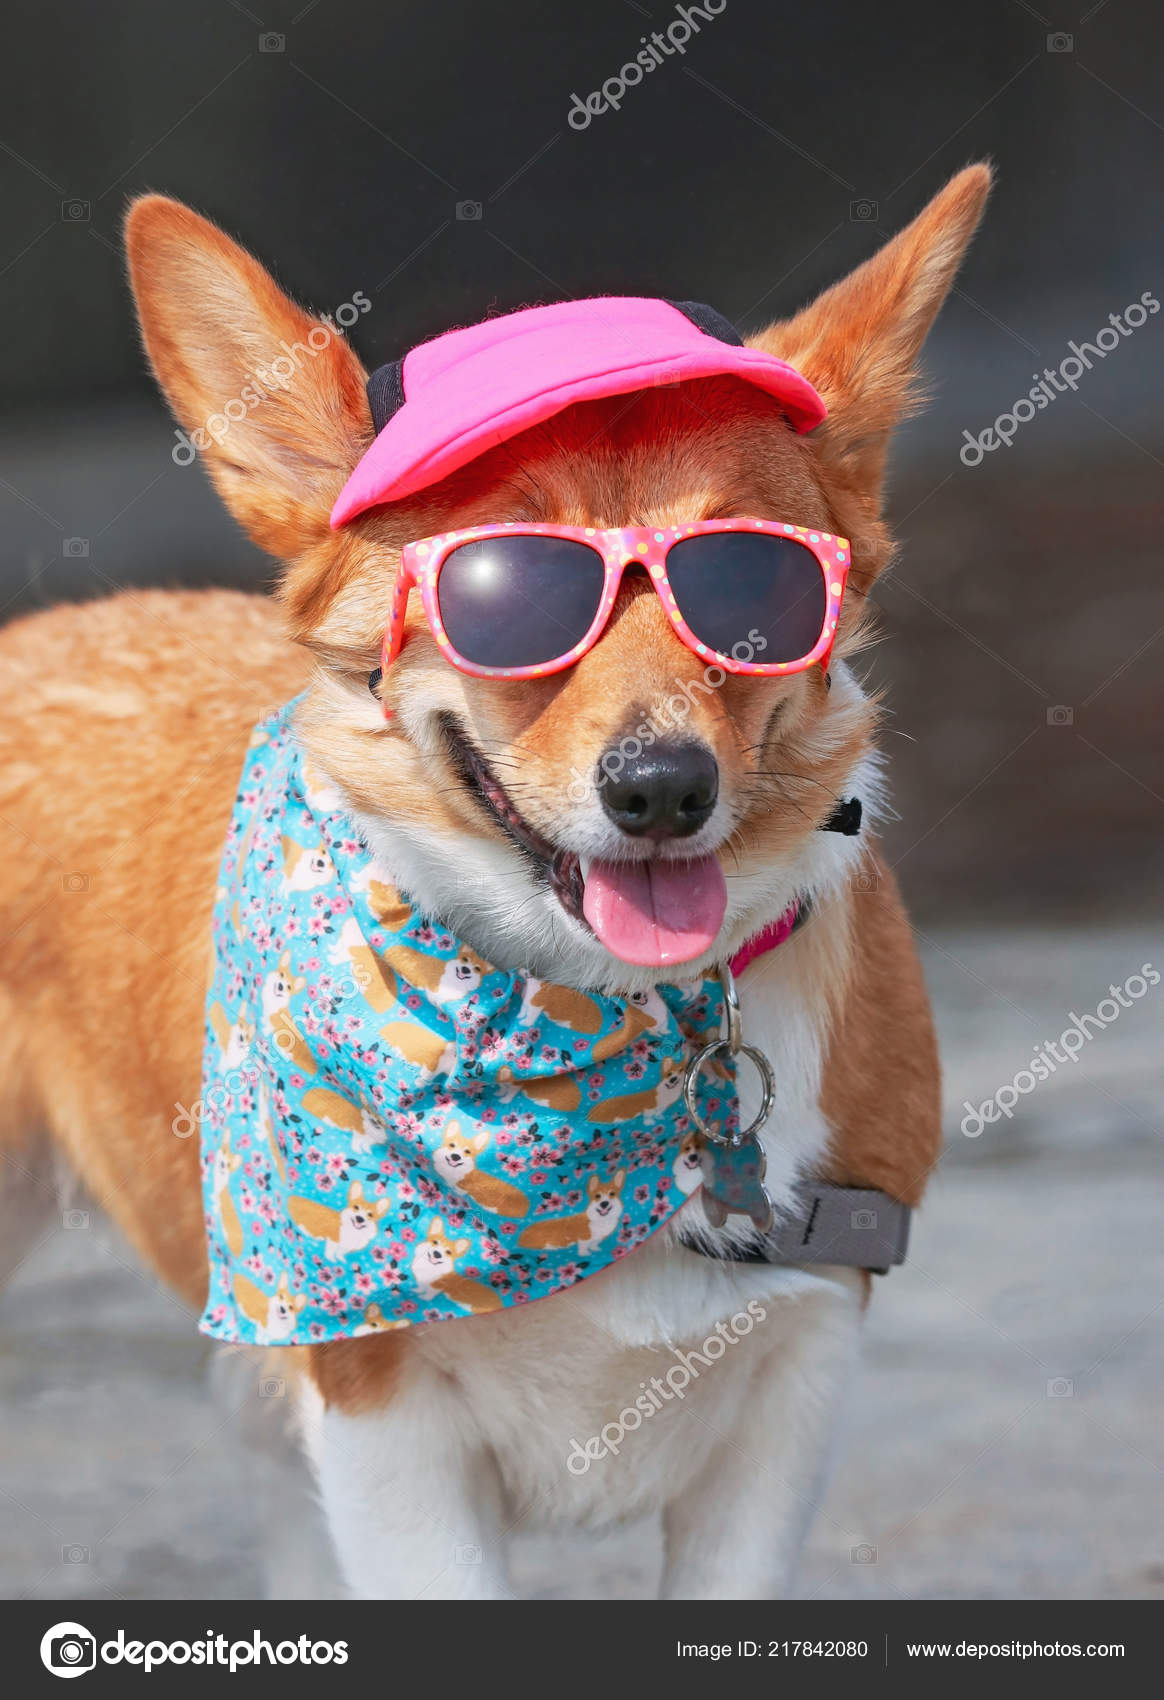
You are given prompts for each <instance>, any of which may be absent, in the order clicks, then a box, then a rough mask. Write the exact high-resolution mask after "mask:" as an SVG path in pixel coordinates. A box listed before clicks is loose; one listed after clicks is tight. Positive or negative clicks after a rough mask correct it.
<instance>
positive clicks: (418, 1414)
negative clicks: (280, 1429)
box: [306, 1336, 509, 1600]
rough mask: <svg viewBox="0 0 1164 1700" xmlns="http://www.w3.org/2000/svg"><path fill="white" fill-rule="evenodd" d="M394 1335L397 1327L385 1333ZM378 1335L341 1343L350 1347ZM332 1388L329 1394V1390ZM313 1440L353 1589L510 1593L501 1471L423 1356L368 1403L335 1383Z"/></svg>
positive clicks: (379, 1595) (420, 1594) (398, 1594)
mask: <svg viewBox="0 0 1164 1700" xmlns="http://www.w3.org/2000/svg"><path fill="white" fill-rule="evenodd" d="M388 1339H389V1340H391V1336H388ZM380 1345H381V1341H379V1340H369V1341H359V1342H355V1341H353V1342H351V1343H350V1344H349V1343H348V1342H345V1343H344V1348H343V1349H344V1350H345V1351H348V1352H350V1351H351V1350H352V1349H353V1348H356V1349H358V1348H359V1347H370V1348H375V1347H378V1346H380ZM329 1391H330V1395H331V1396H330V1397H329ZM323 1397H324V1398H325V1399H327V1400H328V1403H327V1404H326V1406H324V1407H323V1408H320V1409H318V1410H317V1411H315V1412H314V1413H313V1414H312V1415H310V1416H309V1418H308V1421H307V1424H306V1429H307V1441H308V1450H309V1452H310V1455H311V1459H312V1463H313V1465H314V1468H315V1472H316V1476H317V1479H318V1481H319V1487H320V1495H321V1498H322V1501H323V1509H324V1515H325V1517H326V1520H327V1525H328V1529H329V1531H330V1534H331V1539H332V1543H333V1545H334V1547H335V1552H336V1557H337V1559H338V1561H339V1566H340V1570H341V1572H342V1574H343V1578H344V1581H345V1583H346V1584H347V1587H348V1588H349V1590H350V1591H351V1593H352V1594H353V1595H354V1596H355V1597H356V1598H358V1599H375V1600H396V1599H409V1600H412V1599H426V1600H453V1599H457V1600H467V1599H475V1600H481V1599H504V1598H506V1597H508V1594H509V1590H508V1587H507V1585H506V1578H505V1569H504V1563H503V1557H502V1553H501V1551H500V1549H499V1536H500V1529H501V1518H500V1514H499V1509H498V1507H499V1498H500V1496H499V1492H498V1488H497V1480H496V1471H495V1467H494V1465H493V1463H492V1460H491V1459H490V1457H489V1455H488V1453H487V1452H486V1450H485V1449H484V1448H483V1447H482V1446H480V1445H479V1443H477V1441H476V1438H475V1436H474V1433H473V1428H472V1420H471V1414H470V1413H469V1412H468V1411H466V1410H465V1409H464V1407H463V1405H462V1404H461V1403H460V1402H459V1399H458V1391H457V1389H456V1387H455V1386H454V1385H453V1384H452V1383H451V1382H450V1381H449V1380H448V1378H447V1377H442V1376H440V1375H439V1374H437V1373H436V1372H435V1371H433V1370H431V1369H429V1368H428V1367H427V1366H424V1365H416V1366H410V1367H409V1373H408V1375H407V1377H406V1378H402V1382H401V1384H399V1385H396V1386H394V1387H388V1388H386V1389H385V1390H384V1393H383V1395H382V1396H381V1397H380V1398H378V1399H377V1401H376V1402H375V1403H373V1404H368V1403H366V1402H365V1396H364V1395H363V1394H362V1393H358V1392H356V1390H355V1389H352V1390H350V1391H349V1390H348V1389H347V1388H346V1387H344V1388H341V1389H340V1390H339V1393H338V1397H337V1395H336V1392H335V1390H334V1389H333V1390H328V1389H327V1386H326V1383H325V1389H324V1391H323Z"/></svg>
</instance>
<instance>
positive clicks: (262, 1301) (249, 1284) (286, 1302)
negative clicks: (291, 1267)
mask: <svg viewBox="0 0 1164 1700" xmlns="http://www.w3.org/2000/svg"><path fill="white" fill-rule="evenodd" d="M234 1297H235V1303H236V1304H237V1305H238V1308H239V1309H240V1310H241V1311H242V1313H243V1315H244V1316H245V1317H247V1318H248V1319H249V1320H250V1321H251V1322H253V1323H254V1325H255V1329H256V1331H257V1341H258V1344H259V1345H260V1346H277V1345H278V1344H279V1342H280V1340H289V1339H290V1338H291V1336H292V1334H294V1332H295V1325H296V1323H297V1322H298V1320H299V1312H300V1311H301V1310H302V1309H303V1307H304V1305H305V1304H306V1303H307V1294H306V1293H293V1292H292V1291H291V1286H290V1282H289V1281H288V1279H287V1277H286V1275H280V1277H279V1280H278V1284H277V1286H276V1287H275V1291H274V1292H273V1293H267V1292H264V1291H263V1289H262V1287H260V1286H257V1285H256V1283H255V1282H254V1281H252V1280H250V1279H249V1278H248V1277H247V1276H246V1275H243V1274H242V1273H241V1272H236V1274H235V1277H234Z"/></svg>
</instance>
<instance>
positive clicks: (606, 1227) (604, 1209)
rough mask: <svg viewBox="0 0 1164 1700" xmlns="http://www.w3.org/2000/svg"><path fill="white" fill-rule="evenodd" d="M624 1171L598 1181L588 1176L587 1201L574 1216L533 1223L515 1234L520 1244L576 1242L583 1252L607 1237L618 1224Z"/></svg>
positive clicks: (546, 1245) (557, 1246)
mask: <svg viewBox="0 0 1164 1700" xmlns="http://www.w3.org/2000/svg"><path fill="white" fill-rule="evenodd" d="M625 1180H626V1170H625V1169H619V1170H617V1171H616V1173H615V1175H614V1176H613V1178H612V1179H611V1180H607V1181H603V1180H599V1178H598V1176H597V1175H591V1177H590V1179H589V1180H588V1181H587V1183H586V1196H587V1204H586V1208H585V1210H583V1211H582V1212H581V1214H579V1215H577V1216H559V1217H558V1218H557V1219H556V1220H554V1221H549V1222H533V1223H531V1224H530V1226H529V1227H528V1228H523V1229H522V1231H521V1234H520V1235H519V1236H518V1243H519V1244H520V1245H528V1246H534V1247H536V1248H538V1249H549V1248H555V1249H561V1247H562V1246H568V1245H577V1247H578V1250H579V1251H581V1252H586V1251H589V1250H591V1248H592V1247H594V1246H596V1245H597V1244H598V1242H599V1240H604V1239H607V1238H608V1237H609V1236H610V1235H611V1234H613V1233H614V1231H615V1229H616V1228H617V1227H618V1223H619V1218H620V1217H621V1215H622V1188H623V1182H624V1181H625Z"/></svg>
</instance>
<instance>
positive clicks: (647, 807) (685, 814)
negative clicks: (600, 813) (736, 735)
mask: <svg viewBox="0 0 1164 1700" xmlns="http://www.w3.org/2000/svg"><path fill="white" fill-rule="evenodd" d="M598 787H599V795H600V796H601V798H602V807H603V808H604V809H605V810H606V813H607V814H608V815H609V817H610V819H611V820H612V821H613V822H614V824H615V825H616V826H618V827H621V829H622V831H623V832H628V833H630V834H631V835H632V836H633V837H635V838H656V839H658V838H690V836H691V834H692V833H693V832H698V831H699V829H700V827H701V826H702V825H703V823H704V821H706V820H707V819H708V818H709V817H710V815H711V812H712V810H713V809H714V808H715V800H716V798H717V796H718V795H719V765H718V763H717V762H716V759H715V757H714V756H713V755H712V753H711V751H710V750H709V749H707V748H706V747H705V746H704V745H703V744H694V743H688V744H655V745H653V746H652V748H651V749H649V750H643V751H642V753H641V754H640V755H638V756H636V757H634V758H633V759H631V760H628V759H626V758H625V757H624V756H623V754H622V752H621V750H618V749H610V750H607V752H606V754H605V755H604V756H603V757H602V759H601V761H600V762H599V764H598Z"/></svg>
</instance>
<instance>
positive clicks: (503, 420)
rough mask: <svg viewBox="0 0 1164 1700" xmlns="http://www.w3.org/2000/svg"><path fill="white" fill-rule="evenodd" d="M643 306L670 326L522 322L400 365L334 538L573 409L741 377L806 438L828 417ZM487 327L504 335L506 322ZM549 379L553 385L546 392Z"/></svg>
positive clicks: (786, 376) (786, 382)
mask: <svg viewBox="0 0 1164 1700" xmlns="http://www.w3.org/2000/svg"><path fill="white" fill-rule="evenodd" d="M617 304H618V305H621V303H617ZM567 305H569V306H581V305H583V304H582V303H570V304H567ZM585 305H586V306H590V305H591V303H586V304H585ZM594 305H595V306H597V305H598V304H597V303H594ZM615 305H616V303H615V302H613V301H612V302H611V306H612V307H613V306H615ZM637 305H639V304H638V303H636V306H637ZM642 305H643V306H646V305H647V303H642ZM649 305H650V306H651V307H652V308H661V309H663V310H664V312H665V313H666V314H667V315H669V317H667V318H664V319H662V322H660V317H661V316H659V315H656V317H655V318H654V319H653V320H652V322H651V323H650V325H649V326H648V327H647V334H644V327H643V326H642V325H641V324H628V323H626V322H624V321H623V320H622V319H620V317H619V316H618V315H617V314H615V313H609V314H608V315H607V316H606V317H605V319H604V318H602V317H598V316H592V317H589V318H588V320H587V322H586V323H585V325H584V326H578V325H573V326H572V325H570V324H569V322H568V321H564V320H559V321H558V322H553V321H552V320H551V321H550V322H544V321H543V322H534V323H529V324H528V325H527V326H526V327H524V328H523V329H522V330H521V331H520V332H519V334H517V335H514V334H506V335H504V336H497V337H495V338H493V339H491V340H488V341H486V342H485V343H484V345H483V346H481V345H478V346H477V347H475V348H472V349H471V350H466V353H465V355H464V357H463V358H459V359H456V360H454V361H452V362H448V361H444V360H441V359H437V358H431V357H430V358H428V359H427V360H426V356H429V355H430V353H431V354H433V355H435V353H436V351H437V350H438V349H439V348H440V345H441V343H442V342H445V341H446V340H449V341H451V340H452V338H451V337H450V338H449V339H445V338H437V339H436V340H435V342H432V343H428V344H424V345H422V346H421V347H420V348H418V349H415V350H413V352H412V353H411V354H410V355H409V356H408V357H407V359H406V360H405V362H404V373H403V377H404V394H405V401H404V405H403V406H402V407H401V408H400V409H399V411H398V412H397V413H395V414H394V415H393V417H392V418H391V419H389V421H388V423H387V424H386V425H385V427H384V429H383V430H382V431H381V432H380V434H379V435H378V436H377V437H376V439H375V441H374V442H373V443H372V445H371V447H370V448H369V449H368V451H367V453H366V454H365V455H364V457H363V459H362V460H361V461H360V463H359V465H358V466H357V467H356V468H355V470H354V471H353V473H352V475H351V477H350V478H349V479H348V482H347V484H346V485H345V486H344V488H343V490H342V491H341V493H340V496H339V499H338V500H337V502H336V504H335V507H334V509H333V511H332V515H331V523H332V525H333V527H334V526H341V525H346V524H347V523H348V522H349V521H350V520H353V519H355V518H356V516H357V515H358V514H361V513H364V512H365V511H366V510H367V509H369V508H372V507H378V506H379V505H380V504H381V503H384V502H396V501H400V500H401V499H402V498H403V497H405V496H411V495H415V494H416V493H417V491H419V490H425V489H428V488H429V487H430V486H431V485H433V484H437V483H439V482H440V480H441V479H443V478H447V477H448V475H449V474H450V473H452V472H456V471H457V470H458V469H459V468H460V467H462V466H466V465H467V464H468V463H469V462H470V461H471V460H475V459H476V458H477V456H478V455H481V454H484V453H485V452H486V451H487V450H489V449H491V448H495V447H496V446H497V445H498V444H499V443H504V442H507V441H508V440H509V439H510V438H512V437H516V436H517V435H518V434H519V433H520V432H522V431H527V430H529V429H530V427H531V426H534V425H540V424H541V423H542V422H543V421H544V420H546V419H549V418H552V417H553V415H554V414H556V413H560V412H561V411H562V410H563V408H567V407H571V406H572V405H573V404H574V403H575V402H581V401H595V400H598V399H601V398H603V397H606V396H616V395H626V394H628V393H630V392H631V391H633V390H641V389H652V388H657V387H660V386H664V385H673V384H679V383H684V382H687V381H688V380H690V379H693V378H711V377H736V378H741V379H743V380H744V382H746V383H749V384H752V385H753V386H755V387H756V388H757V389H760V390H763V391H764V392H765V394H767V395H770V396H771V397H772V398H773V399H774V400H775V401H777V402H779V403H780V406H781V407H782V409H783V411H784V413H785V414H786V416H787V418H788V421H789V424H790V425H791V426H792V428H793V429H794V430H795V431H798V432H805V431H811V430H812V429H813V427H814V426H816V425H819V424H820V422H821V420H822V419H823V418H824V417H825V412H826V409H825V405H824V403H823V402H822V400H821V398H820V396H819V395H818V394H817V392H816V390H815V389H814V388H813V387H812V385H811V384H810V383H809V382H808V380H807V379H806V378H804V377H802V376H801V374H800V373H799V372H797V371H796V370H795V369H794V368H793V367H791V366H789V365H788V364H787V363H786V362H785V361H783V360H779V359H777V358H776V356H775V355H771V354H765V353H763V352H762V351H761V350H760V349H756V348H743V347H734V346H732V345H731V344H729V343H726V342H720V341H719V340H718V339H717V338H715V337H713V336H707V335H704V334H703V332H701V331H699V330H698V329H696V328H695V327H694V326H693V325H692V324H691V323H690V322H689V321H688V320H687V319H685V318H684V316H683V315H682V314H681V313H680V312H678V311H677V310H676V309H674V308H671V307H670V306H669V304H667V303H664V302H651V303H649ZM539 312H541V313H545V312H546V310H545V309H541V310H537V309H535V310H532V311H530V312H529V313H518V314H515V315H513V316H512V319H511V320H510V321H509V322H510V323H513V321H516V320H521V319H527V320H533V321H536V320H537V319H538V314H539ZM672 320H673V321H674V323H673V324H672V322H671V321H672ZM489 323H490V322H489V321H486V326H488V325H489ZM493 323H494V324H495V325H496V326H497V327H498V328H499V329H500V327H501V326H503V325H505V324H506V321H505V320H498V321H493ZM484 329H485V326H482V327H474V330H484ZM452 334H453V335H459V336H465V335H466V334H467V333H464V332H461V333H452ZM644 344H645V345H646V346H644ZM550 374H552V379H551V380H550V381H546V380H547V377H548V375H550Z"/></svg>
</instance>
